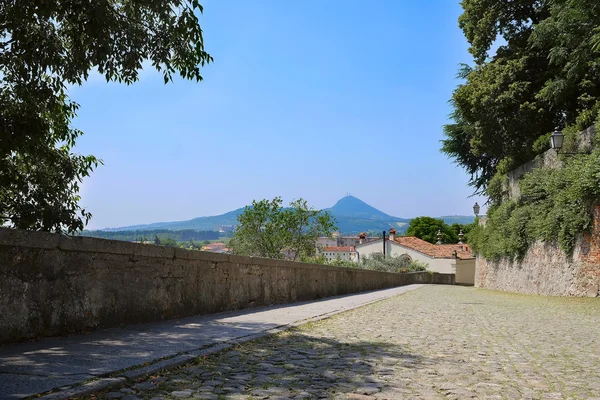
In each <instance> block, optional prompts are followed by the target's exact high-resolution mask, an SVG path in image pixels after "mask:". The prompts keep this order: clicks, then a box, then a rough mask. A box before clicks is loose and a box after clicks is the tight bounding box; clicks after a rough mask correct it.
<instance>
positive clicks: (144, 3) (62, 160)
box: [0, 0, 212, 232]
mask: <svg viewBox="0 0 600 400" xmlns="http://www.w3.org/2000/svg"><path fill="white" fill-rule="evenodd" d="M197 12H198V13H201V12H202V7H201V5H200V4H199V3H198V0H168V1H160V0H114V1H91V2H73V1H67V0H53V1H47V0H28V1H3V2H0V81H1V85H0V87H1V89H0V225H9V226H12V227H16V228H24V229H36V230H44V231H63V230H65V231H69V232H72V231H75V230H81V229H83V227H84V225H85V224H86V223H87V221H88V220H89V218H90V217H91V214H90V213H89V212H87V211H86V210H85V209H82V208H81V207H80V205H79V199H80V198H79V194H78V193H79V184H80V183H81V182H82V180H83V179H84V178H85V177H86V176H88V175H89V174H90V173H91V172H92V170H93V169H94V168H95V167H97V166H98V165H99V164H100V163H101V161H100V160H99V159H97V158H96V157H94V156H91V155H88V156H84V155H79V154H74V153H73V152H72V150H73V147H74V145H75V142H76V139H77V138H78V137H79V136H81V134H82V132H81V131H80V130H78V129H76V128H75V127H73V126H72V125H71V121H72V119H73V118H74V117H75V115H76V112H77V110H78V108H79V105H78V104H77V103H75V102H73V101H71V100H70V99H69V97H68V96H67V90H66V87H67V85H81V84H82V83H83V82H84V81H85V80H87V78H88V77H89V75H90V73H92V72H93V71H94V70H97V72H98V73H100V74H102V75H104V77H105V78H106V80H107V81H117V82H124V83H126V84H131V83H133V82H135V81H137V80H138V73H139V70H140V69H142V62H143V61H144V60H149V61H150V62H151V64H152V66H153V67H154V68H156V69H157V70H159V71H162V73H163V78H164V81H165V83H167V82H169V81H172V77H173V74H175V73H179V75H180V76H181V77H183V78H185V79H195V80H196V81H199V80H201V79H202V76H201V74H200V66H204V65H205V64H206V63H208V62H210V61H212V57H211V56H210V55H209V54H208V53H207V52H206V51H205V50H204V42H203V37H202V29H201V28H200V25H199V23H198V17H197Z"/></svg>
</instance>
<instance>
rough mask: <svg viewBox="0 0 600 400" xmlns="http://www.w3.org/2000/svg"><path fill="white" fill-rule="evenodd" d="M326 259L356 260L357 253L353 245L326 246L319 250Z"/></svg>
mask: <svg viewBox="0 0 600 400" xmlns="http://www.w3.org/2000/svg"><path fill="white" fill-rule="evenodd" d="M319 254H320V255H322V256H323V257H325V259H326V260H327V261H334V260H345V261H352V262H358V253H357V252H356V249H355V248H354V246H327V247H324V248H323V249H322V250H320V251H319Z"/></svg>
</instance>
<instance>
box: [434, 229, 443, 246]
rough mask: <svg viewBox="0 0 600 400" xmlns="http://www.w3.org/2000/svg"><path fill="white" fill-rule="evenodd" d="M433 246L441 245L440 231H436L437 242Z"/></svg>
mask: <svg viewBox="0 0 600 400" xmlns="http://www.w3.org/2000/svg"><path fill="white" fill-rule="evenodd" d="M435 244H442V230H441V229H438V233H437V242H436V243H435Z"/></svg>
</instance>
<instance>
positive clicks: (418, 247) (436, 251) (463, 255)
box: [356, 228, 475, 274]
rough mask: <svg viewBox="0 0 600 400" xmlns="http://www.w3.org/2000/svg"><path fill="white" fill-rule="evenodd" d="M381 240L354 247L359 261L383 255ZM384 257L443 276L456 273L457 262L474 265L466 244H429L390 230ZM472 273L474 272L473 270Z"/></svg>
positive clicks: (473, 259)
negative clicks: (400, 259) (415, 264)
mask: <svg viewBox="0 0 600 400" xmlns="http://www.w3.org/2000/svg"><path fill="white" fill-rule="evenodd" d="M383 246H384V244H383V239H378V240H375V241H371V242H365V243H363V244H359V245H357V246H356V251H357V252H358V254H359V259H362V258H364V257H370V256H372V255H373V254H375V253H383V252H384V250H383ZM385 254H386V256H392V257H396V256H398V257H399V256H404V257H408V258H409V259H410V260H416V261H420V262H423V263H426V264H428V265H429V267H428V268H427V270H428V271H431V272H439V273H443V274H454V273H456V266H457V262H458V264H460V265H461V268H462V265H463V264H464V265H470V264H473V265H474V264H475V257H474V256H473V254H472V253H471V249H470V248H469V246H468V245H466V244H431V243H429V242H426V241H424V240H421V239H419V238H416V237H414V236H400V237H396V231H395V230H394V229H393V228H392V229H391V230H390V235H389V238H388V239H386V240H385ZM473 271H474V270H473Z"/></svg>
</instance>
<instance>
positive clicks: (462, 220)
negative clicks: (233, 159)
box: [438, 215, 475, 225]
mask: <svg viewBox="0 0 600 400" xmlns="http://www.w3.org/2000/svg"><path fill="white" fill-rule="evenodd" d="M438 219H441V220H443V221H444V222H445V223H447V224H448V225H452V224H461V225H468V224H472V223H473V222H475V216H470V215H447V216H444V217H438Z"/></svg>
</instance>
